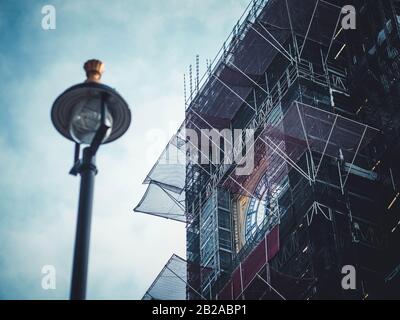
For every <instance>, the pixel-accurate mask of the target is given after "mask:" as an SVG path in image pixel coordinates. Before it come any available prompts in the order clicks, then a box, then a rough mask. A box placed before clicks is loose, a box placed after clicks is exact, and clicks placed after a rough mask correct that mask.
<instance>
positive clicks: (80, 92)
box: [51, 59, 131, 145]
mask: <svg viewBox="0 0 400 320" xmlns="http://www.w3.org/2000/svg"><path fill="white" fill-rule="evenodd" d="M84 69H85V72H86V77H87V79H86V81H85V82H83V83H80V84H77V85H74V86H72V87H71V88H69V89H67V90H66V91H64V92H63V93H62V94H61V95H60V96H59V97H58V98H57V99H56V101H54V103H53V107H52V109H51V119H52V122H53V124H54V126H55V127H56V129H57V130H58V131H59V132H60V133H61V134H62V135H63V136H64V137H66V138H67V139H69V140H72V141H74V142H76V143H79V144H86V145H90V144H91V143H92V141H93V138H94V137H95V135H96V132H97V130H98V129H99V128H100V126H101V124H102V123H101V122H102V117H101V111H102V103H105V105H106V108H105V109H106V112H105V115H104V116H105V118H104V120H105V125H107V126H108V127H109V128H110V129H109V130H108V131H107V133H106V135H105V137H104V139H103V141H102V143H109V142H112V141H114V140H117V139H118V138H120V137H121V136H122V135H123V134H124V133H125V132H126V131H127V130H128V128H129V125H130V123H131V112H130V109H129V106H128V104H127V103H126V101H125V100H124V99H123V98H122V97H121V96H120V95H119V94H118V92H117V91H116V90H115V89H113V88H111V87H109V86H106V85H105V84H102V83H100V79H101V75H102V73H103V70H104V64H103V63H102V62H101V61H100V60H96V59H92V60H89V61H87V62H86V63H85V64H84Z"/></svg>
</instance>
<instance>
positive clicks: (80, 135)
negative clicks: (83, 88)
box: [69, 97, 113, 144]
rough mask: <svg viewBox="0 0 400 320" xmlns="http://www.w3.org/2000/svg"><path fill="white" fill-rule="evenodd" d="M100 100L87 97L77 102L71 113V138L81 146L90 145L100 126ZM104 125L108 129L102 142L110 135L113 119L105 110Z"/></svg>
mask: <svg viewBox="0 0 400 320" xmlns="http://www.w3.org/2000/svg"><path fill="white" fill-rule="evenodd" d="M101 104H102V101H101V98H100V97H89V98H87V99H84V100H81V101H79V102H78V103H77V104H76V105H75V107H74V108H73V111H72V116H71V120H70V128H69V131H70V134H71V136H72V138H73V139H74V140H75V141H76V142H78V143H81V144H91V143H92V141H93V138H94V136H95V134H96V132H97V130H98V129H99V127H100V125H101ZM105 124H106V125H107V126H108V127H110V129H109V130H108V131H107V134H106V135H105V137H104V139H103V141H106V140H107V139H108V137H109V136H110V134H111V131H112V124H113V118H112V115H111V113H110V112H109V111H108V110H106V113H105Z"/></svg>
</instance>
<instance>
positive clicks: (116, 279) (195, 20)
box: [0, 0, 248, 299]
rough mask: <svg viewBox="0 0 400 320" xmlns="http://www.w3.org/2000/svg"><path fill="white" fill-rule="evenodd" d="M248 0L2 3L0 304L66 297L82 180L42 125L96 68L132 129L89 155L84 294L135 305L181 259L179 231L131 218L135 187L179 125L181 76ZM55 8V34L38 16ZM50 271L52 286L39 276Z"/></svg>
mask: <svg viewBox="0 0 400 320" xmlns="http://www.w3.org/2000/svg"><path fill="white" fill-rule="evenodd" d="M247 3H248V0H202V1H195V0H113V1H105V0H104V1H102V0H90V1H89V0H85V1H78V0H68V1H67V0H63V1H62V0H59V1H39V0H35V1H33V0H32V1H26V0H1V1H0V44H1V45H0V76H1V79H2V83H1V85H0V169H1V176H0V299H16V298H17V299H66V298H68V296H69V286H70V275H71V265H72V251H73V243H74V232H75V223H76V209H77V197H78V187H79V179H78V178H76V177H73V176H69V175H68V171H69V169H70V167H71V165H72V156H73V144H72V143H70V142H68V141H67V140H65V139H64V138H62V137H61V136H60V135H59V134H58V133H57V132H56V130H55V129H54V128H53V126H52V124H51V121H50V108H51V105H52V103H53V101H54V99H55V98H56V97H57V96H58V95H59V94H60V93H61V92H62V91H64V90H65V89H66V88H68V87H69V86H71V85H73V84H76V83H79V82H82V81H83V80H84V78H85V77H84V72H83V69H82V64H83V63H84V62H85V61H86V60H88V59H90V58H97V59H101V60H103V61H104V62H105V65H106V71H105V73H104V75H103V81H104V83H106V84H108V85H110V86H112V87H115V88H116V89H117V90H118V91H119V92H120V93H121V94H122V96H123V97H124V98H125V99H126V100H127V101H128V103H129V104H130V106H131V109H132V116H133V122H132V126H131V128H130V130H129V131H128V133H127V134H126V135H125V136H124V137H123V138H122V139H120V140H118V141H117V142H115V143H113V144H111V145H106V146H104V147H102V148H101V149H100V151H99V154H98V159H97V161H98V168H99V174H98V175H97V178H96V189H95V205H94V216H93V222H92V239H91V253H90V267H89V279H88V281H89V284H88V294H87V296H88V298H90V299H140V298H141V297H142V295H143V293H144V292H145V291H146V289H147V287H148V286H149V285H150V284H151V282H152V280H153V279H154V278H155V276H156V275H157V274H158V272H159V271H160V270H161V268H162V267H163V265H164V264H165V262H166V261H167V260H168V258H169V257H170V256H171V255H172V254H173V253H177V254H179V255H181V256H183V257H184V255H185V229H184V225H182V224H179V223H175V222H172V221H167V220H163V219H160V218H156V217H152V216H148V215H143V214H138V213H133V211H132V209H133V208H134V207H135V205H136V204H137V203H138V201H139V200H140V198H141V196H142V194H143V192H144V190H145V187H144V186H142V185H141V182H142V181H143V179H144V178H145V175H146V173H147V172H148V171H149V169H150V168H151V167H152V165H153V162H154V161H155V160H156V154H157V155H158V153H160V152H161V150H162V148H163V146H164V145H165V144H166V142H167V141H168V139H169V136H170V135H172V130H174V129H176V128H177V126H178V124H179V122H180V121H182V119H183V111H184V104H183V74H184V73H185V72H186V73H187V70H188V66H189V65H190V64H194V63H195V56H196V54H199V55H200V61H201V69H202V70H203V71H204V69H205V59H207V58H213V57H214V55H215V54H216V53H217V51H218V49H219V47H220V46H221V45H222V43H223V41H224V40H225V38H226V37H227V35H228V34H229V32H230V30H231V28H232V27H233V25H234V24H235V23H236V21H237V19H238V18H239V16H240V15H241V13H242V11H243V10H244V8H245V7H246V6H247ZM48 4H51V5H53V6H54V7H55V8H56V30H47V31H46V30H43V29H42V27H41V21H42V18H43V15H42V13H41V9H42V7H43V6H44V5H48ZM44 265H54V266H55V268H56V272H57V273H56V275H57V282H56V285H57V287H56V290H43V289H42V288H41V279H42V274H41V269H42V267H43V266H44Z"/></svg>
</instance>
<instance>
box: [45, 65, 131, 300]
mask: <svg viewBox="0 0 400 320" xmlns="http://www.w3.org/2000/svg"><path fill="white" fill-rule="evenodd" d="M84 69H85V71H86V76H87V79H86V81H85V82H84V83H81V84H78V85H75V86H72V87H71V88H69V89H67V90H66V91H65V92H64V93H62V94H61V95H60V96H59V97H58V98H57V99H56V101H55V102H54V103H53V107H52V110H51V118H52V121H53V124H54V126H55V127H56V129H57V130H58V131H59V132H60V133H61V134H62V135H63V136H64V137H66V138H67V139H69V140H72V141H74V142H75V157H74V166H73V168H72V169H71V171H70V174H72V175H75V176H76V175H78V174H79V175H80V176H81V182H80V193H79V206H78V219H77V227H76V238H75V250H74V261H73V266H72V281H71V296H70V297H71V300H84V299H85V298H86V284H87V273H88V262H89V243H90V227H91V220H92V209H93V193H94V180H95V176H96V174H97V168H96V163H95V158H96V153H97V150H98V149H99V147H100V145H101V144H104V143H109V142H112V141H114V140H116V139H118V138H120V137H121V136H122V135H123V134H124V133H125V132H126V131H127V130H128V128H129V125H130V122H131V113H130V110H129V106H128V104H127V103H126V102H125V100H124V99H123V98H122V97H121V96H120V95H119V94H118V93H117V92H116V91H115V90H114V89H112V88H110V87H108V86H106V85H104V84H102V83H100V79H101V75H102V73H103V70H104V64H103V63H102V62H101V61H99V60H95V59H92V60H89V61H87V62H86V63H85V65H84ZM81 144H83V145H89V146H88V147H86V148H85V149H83V152H82V159H80V158H79V157H80V145H81Z"/></svg>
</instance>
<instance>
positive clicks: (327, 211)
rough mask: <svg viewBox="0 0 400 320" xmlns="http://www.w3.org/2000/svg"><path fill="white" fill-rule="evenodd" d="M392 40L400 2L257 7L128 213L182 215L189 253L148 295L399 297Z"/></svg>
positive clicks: (397, 32) (271, 2) (395, 42)
mask: <svg viewBox="0 0 400 320" xmlns="http://www.w3.org/2000/svg"><path fill="white" fill-rule="evenodd" d="M345 5H353V6H354V7H355V8H356V14H357V15H356V17H357V20H356V21H357V25H356V29H355V30H344V29H343V27H342V24H341V21H342V18H343V17H344V14H343V13H342V8H343V6H345ZM399 50H400V1H398V0H346V1H333V0H329V1H328V0H302V1H297V0H254V1H252V2H251V3H250V4H249V6H248V8H247V9H246V11H245V13H244V14H243V16H242V17H241V18H240V20H239V21H238V23H237V24H236V25H235V27H234V29H233V31H232V33H231V34H230V36H229V38H228V40H227V41H226V42H225V43H224V45H223V47H222V49H221V50H220V52H219V53H218V55H217V57H216V58H215V59H214V61H213V62H212V63H211V64H210V65H208V70H207V72H206V74H205V75H204V76H203V78H202V79H201V80H200V81H199V83H198V84H197V85H196V87H195V88H194V90H191V92H190V95H189V98H188V99H187V101H186V117H185V121H184V123H183V124H182V125H181V127H180V128H179V130H178V131H177V134H176V135H174V137H172V138H171V140H170V142H169V144H168V145H167V147H166V148H165V150H164V151H163V153H162V155H161V157H160V159H159V161H158V162H157V163H156V164H155V165H154V167H153V169H152V170H151V171H150V173H149V174H148V176H147V177H146V179H145V183H146V184H148V189H147V191H146V194H145V195H144V197H143V199H142V200H141V202H140V203H139V205H138V206H137V207H136V208H135V211H137V212H144V213H148V214H153V215H157V216H160V217H164V218H169V219H173V220H177V221H181V222H183V223H185V224H186V229H187V239H186V241H187V256H186V260H183V259H181V258H178V257H176V256H173V257H172V258H171V260H170V261H169V262H168V264H167V265H166V267H165V268H164V269H163V271H162V272H161V273H160V275H159V276H158V278H157V279H156V281H155V282H154V283H153V285H152V286H151V287H150V289H149V291H148V292H147V293H146V295H145V297H144V298H150V299H169V298H171V297H175V295H174V294H171V292H175V294H176V295H177V296H176V298H178V297H179V298H186V299H229V300H230V299H327V298H335V299H336V298H337V299H366V298H379V299H380V298H400V250H398V248H397V247H396V245H397V244H398V243H400V205H399V204H400V199H399V198H400V191H399V184H400V148H399V140H400V139H399V135H400V114H399V111H400V51H399ZM189 129H190V130H189ZM205 129H208V130H209V131H206V130H205ZM226 129H229V130H231V131H232V132H233V131H234V129H244V130H246V129H247V131H243V135H242V136H241V138H240V139H236V141H234V140H233V139H232V137H228V136H229V134H228V135H227V134H226V132H229V131H226ZM252 130H253V131H252ZM189 132H190V133H193V132H196V133H197V134H198V137H199V138H198V140H199V141H200V140H201V142H202V143H204V142H207V143H208V145H209V148H206V149H204V148H200V147H199V146H198V144H197V143H195V141H194V140H195V139H194V138H193V134H190V137H189V134H188V133H189ZM247 132H254V135H247V134H244V133H247ZM221 141H222V142H223V143H222V145H223V146H221V143H220V142H221ZM229 145H231V146H232V148H228V147H229ZM204 150H206V151H204ZM232 150H233V152H234V153H235V154H236V155H237V154H240V155H241V157H243V158H244V157H246V156H247V155H248V154H252V155H253V157H252V159H253V160H254V161H253V162H254V169H253V170H252V171H251V173H250V174H241V170H238V169H240V168H241V164H240V163H238V162H233V163H232V162H230V161H224V160H226V159H228V158H231V156H232V154H231V153H232ZM193 154H195V156H193ZM199 158H201V159H202V161H199V160H198V159H199ZM204 160H207V161H204ZM177 261H178V262H179V266H178V267H176V264H177ZM171 264H172V265H173V267H171ZM346 265H352V266H354V267H355V270H356V289H355V290H344V289H343V288H342V285H341V282H342V278H343V277H344V274H342V268H343V266H346ZM174 267H176V268H178V269H179V271H175V272H172V271H171V270H174ZM183 284H184V285H183ZM154 292H156V294H154Z"/></svg>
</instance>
